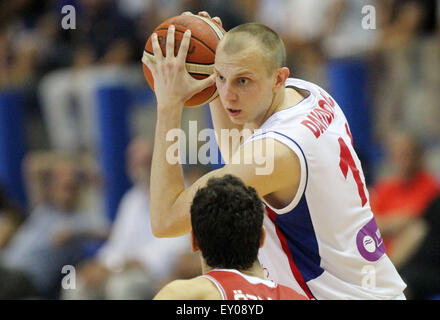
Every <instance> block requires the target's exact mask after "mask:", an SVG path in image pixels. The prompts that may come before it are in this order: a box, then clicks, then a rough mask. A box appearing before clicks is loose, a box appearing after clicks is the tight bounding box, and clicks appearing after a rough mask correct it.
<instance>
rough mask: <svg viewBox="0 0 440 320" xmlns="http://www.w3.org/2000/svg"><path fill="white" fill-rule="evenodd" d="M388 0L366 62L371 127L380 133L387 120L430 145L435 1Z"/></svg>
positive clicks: (438, 94) (436, 81)
mask: <svg viewBox="0 0 440 320" xmlns="http://www.w3.org/2000/svg"><path fill="white" fill-rule="evenodd" d="M388 3H389V5H388V9H387V11H386V12H387V14H385V17H384V25H383V28H382V29H381V35H380V39H379V41H378V44H377V48H376V54H375V55H374V59H375V63H374V64H373V65H372V66H373V68H374V69H373V70H372V71H373V72H374V78H372V81H371V83H372V84H374V87H373V89H374V91H373V92H374V100H375V109H374V110H373V111H374V113H373V117H374V121H373V122H372V123H373V125H374V130H375V133H376V136H377V138H379V139H385V138H386V135H387V133H388V131H389V128H390V127H392V126H393V125H399V126H401V127H405V128H408V129H409V130H411V131H413V132H414V133H415V134H416V135H417V136H418V137H419V138H420V139H422V141H423V142H425V143H426V144H427V145H430V148H431V147H432V148H434V150H433V151H435V148H437V149H438V147H439V140H440V127H439V126H438V121H439V120H440V108H439V105H438V101H439V100H440V91H439V90H438V88H439V87H440V76H439V73H438V72H437V70H439V68H440V46H439V39H438V37H439V36H440V34H439V31H438V26H437V25H436V19H438V18H436V14H437V12H438V10H437V7H438V1H436V0H426V1H425V0H423V1H415V0H394V1H388ZM427 152H428V154H427V156H428V157H429V156H430V152H431V150H427ZM436 169H438V170H440V167H438V166H437V168H436ZM439 172H440V171H439Z"/></svg>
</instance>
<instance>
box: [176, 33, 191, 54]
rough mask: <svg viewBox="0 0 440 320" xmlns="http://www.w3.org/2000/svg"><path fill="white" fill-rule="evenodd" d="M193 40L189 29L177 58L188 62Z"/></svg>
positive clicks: (184, 35) (183, 38)
mask: <svg viewBox="0 0 440 320" xmlns="http://www.w3.org/2000/svg"><path fill="white" fill-rule="evenodd" d="M190 40H191V30H189V29H187V30H186V31H185V33H184V34H183V37H182V42H181V43H180V48H179V52H178V53H177V58H178V59H179V60H183V61H185V60H186V55H187V54H188V48H189V43H190Z"/></svg>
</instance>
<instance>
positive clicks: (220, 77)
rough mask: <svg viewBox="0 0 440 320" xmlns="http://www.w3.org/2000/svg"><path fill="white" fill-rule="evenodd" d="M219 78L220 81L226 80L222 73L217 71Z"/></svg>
mask: <svg viewBox="0 0 440 320" xmlns="http://www.w3.org/2000/svg"><path fill="white" fill-rule="evenodd" d="M217 79H219V80H220V81H223V80H225V77H223V76H222V75H221V74H218V73H217Z"/></svg>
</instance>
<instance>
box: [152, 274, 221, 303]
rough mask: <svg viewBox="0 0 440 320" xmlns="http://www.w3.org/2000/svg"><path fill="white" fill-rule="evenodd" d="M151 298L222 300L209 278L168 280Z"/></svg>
mask: <svg viewBox="0 0 440 320" xmlns="http://www.w3.org/2000/svg"><path fill="white" fill-rule="evenodd" d="M153 300H222V296H221V295H220V292H219V291H218V289H217V288H216V287H215V285H214V284H213V283H212V282H211V281H210V280H208V279H206V278H193V279H190V280H175V281H173V282H170V283H169V284H167V285H166V286H165V287H163V288H162V289H161V290H160V291H159V292H158V293H157V295H156V296H155V297H154V298H153Z"/></svg>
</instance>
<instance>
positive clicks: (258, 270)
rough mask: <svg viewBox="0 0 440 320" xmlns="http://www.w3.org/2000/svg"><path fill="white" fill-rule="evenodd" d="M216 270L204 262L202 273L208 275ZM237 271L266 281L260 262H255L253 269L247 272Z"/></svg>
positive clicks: (246, 270)
mask: <svg viewBox="0 0 440 320" xmlns="http://www.w3.org/2000/svg"><path fill="white" fill-rule="evenodd" d="M214 269H215V268H211V267H210V266H208V265H207V264H206V263H205V261H203V260H202V273H203V274H206V273H208V272H210V271H212V270H214ZM237 271H240V272H241V273H243V274H245V275H248V276H251V277H257V278H260V279H264V271H263V268H262V267H261V265H260V263H259V262H258V261H255V262H254V264H253V265H252V267H250V268H249V269H245V270H243V269H238V270H237Z"/></svg>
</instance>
